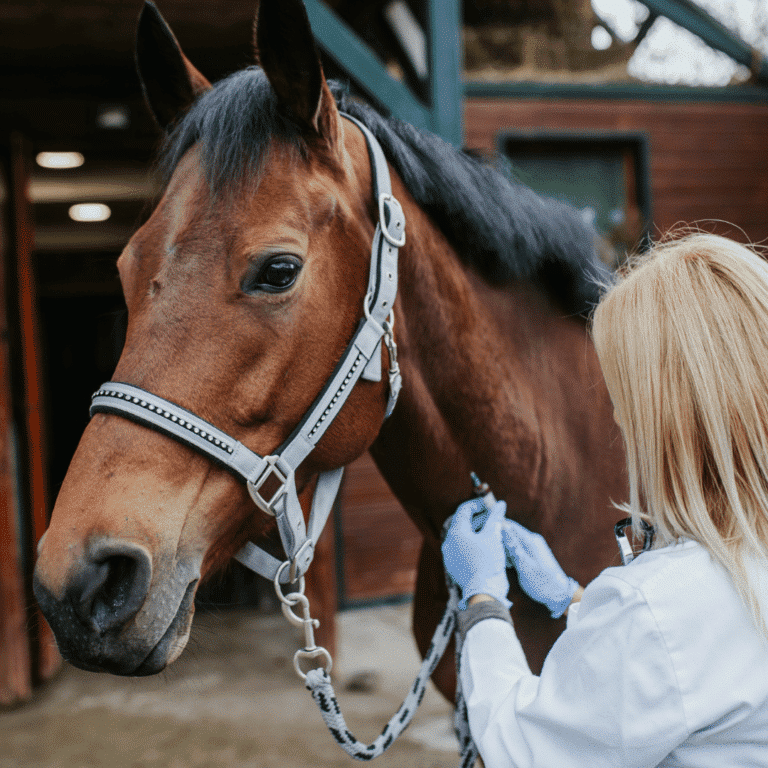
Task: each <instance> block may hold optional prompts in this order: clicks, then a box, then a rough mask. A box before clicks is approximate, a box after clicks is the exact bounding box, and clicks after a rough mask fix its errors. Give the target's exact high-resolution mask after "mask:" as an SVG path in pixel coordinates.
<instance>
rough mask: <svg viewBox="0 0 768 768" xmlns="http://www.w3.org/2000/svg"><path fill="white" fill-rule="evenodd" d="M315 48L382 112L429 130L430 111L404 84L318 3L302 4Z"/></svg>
mask: <svg viewBox="0 0 768 768" xmlns="http://www.w3.org/2000/svg"><path fill="white" fill-rule="evenodd" d="M304 5H305V6H306V9H307V15H308V16H309V23H310V24H311V25H312V33H313V34H314V36H315V40H316V41H317V43H318V45H319V46H320V47H321V48H322V49H323V51H325V53H326V54H328V56H330V57H331V58H332V59H333V60H334V61H335V62H336V63H337V64H338V65H339V66H340V67H341V68H342V69H343V70H344V71H345V72H347V73H348V74H349V76H350V77H351V78H352V79H353V80H355V81H356V82H357V84H358V85H359V86H360V87H361V88H362V89H363V90H364V91H365V92H366V93H367V94H368V95H369V96H371V97H372V98H373V99H375V100H376V101H377V102H378V103H379V104H380V105H381V106H382V107H384V109H386V110H388V111H389V112H391V113H392V114H393V115H395V116H396V117H399V118H400V119H401V120H405V121H406V122H409V123H412V124H413V125H416V126H418V127H419V128H431V127H432V119H431V115H430V111H429V110H428V109H427V108H426V107H425V106H424V105H423V104H422V103H421V102H420V101H419V100H418V99H417V98H416V97H415V96H414V95H413V94H412V93H411V91H410V89H409V88H408V86H407V85H405V83H401V82H400V81H399V80H395V78H393V77H392V75H390V74H389V72H387V70H386V67H385V66H384V65H383V64H382V62H381V60H380V59H379V58H378V56H376V54H375V53H374V52H373V51H372V50H371V48H370V47H369V46H368V45H366V44H365V43H364V42H363V41H362V40H361V39H360V38H359V37H358V36H357V35H356V34H355V32H354V31H353V30H352V29H350V28H349V27H348V26H347V24H345V22H344V21H343V20H342V19H340V18H339V17H338V16H337V15H336V14H335V13H334V12H333V11H332V10H331V9H330V8H329V7H328V6H327V5H326V4H325V3H323V2H322V0H304Z"/></svg>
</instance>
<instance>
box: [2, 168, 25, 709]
mask: <svg viewBox="0 0 768 768" xmlns="http://www.w3.org/2000/svg"><path fill="white" fill-rule="evenodd" d="M0 160H2V161H3V162H2V163H1V165H2V167H0V175H1V177H0V194H2V196H3V197H4V198H5V200H6V205H5V206H3V205H1V204H0V705H8V704H14V703H16V702H18V701H22V700H24V699H27V698H29V696H30V694H31V692H32V686H31V683H32V680H31V659H30V648H29V641H28V637H27V611H26V603H27V598H26V594H25V590H24V575H23V573H22V568H21V546H20V541H19V535H18V534H19V531H18V526H19V503H18V502H19V489H18V483H17V477H18V475H17V469H16V451H15V447H14V440H13V432H14V429H13V412H12V404H11V376H10V350H9V345H8V313H7V307H6V301H5V291H6V275H5V273H6V269H5V268H6V266H7V260H8V259H9V258H10V254H11V242H12V239H11V231H10V230H11V227H10V226H9V225H10V214H11V211H10V210H9V208H10V206H9V205H8V203H9V202H10V190H11V187H10V184H9V183H8V182H9V178H8V177H9V176H10V168H11V163H10V158H9V156H6V157H2V158H0Z"/></svg>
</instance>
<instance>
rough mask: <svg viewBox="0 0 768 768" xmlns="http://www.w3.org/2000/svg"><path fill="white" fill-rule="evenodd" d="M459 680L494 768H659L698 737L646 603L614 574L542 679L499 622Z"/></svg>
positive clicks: (594, 590) (471, 635) (470, 639)
mask: <svg viewBox="0 0 768 768" xmlns="http://www.w3.org/2000/svg"><path fill="white" fill-rule="evenodd" d="M460 674H461V683H462V688H463V691H464V696H465V699H466V702H467V707H468V711H469V725H470V731H471V733H472V736H473V738H474V740H475V743H476V744H477V746H478V749H479V751H480V754H481V756H482V758H483V760H484V762H485V766H486V768H502V766H504V768H510V766H515V768H552V767H553V766H557V768H585V766H589V767H590V768H601V767H603V766H604V767H605V768H640V767H641V766H648V767H649V768H652V767H654V766H657V765H658V764H659V763H660V762H661V760H662V759H663V758H664V757H665V756H666V755H668V754H669V753H670V752H671V751H672V750H673V749H674V748H675V747H676V746H677V745H678V744H680V743H681V742H682V741H684V740H685V739H686V738H687V737H688V735H689V733H690V731H689V729H688V727H687V725H686V722H685V715H684V712H683V707H682V701H681V697H680V693H679V689H678V686H677V682H676V678H675V671H674V669H673V667H672V663H671V661H670V658H669V654H668V652H667V648H666V645H665V642H664V638H663V637H662V635H661V633H660V632H659V629H658V627H657V624H656V621H655V619H654V617H653V615H652V613H651V611H650V609H649V608H648V605H647V604H646V603H645V600H644V599H643V597H642V594H641V593H640V592H639V591H638V590H637V589H635V588H634V587H633V586H631V585H629V584H627V583H625V582H624V581H622V580H621V579H619V578H616V577H613V576H609V575H606V574H602V575H601V576H600V577H598V579H596V580H595V581H594V582H593V583H592V584H591V585H590V587H589V588H588V589H587V591H586V592H585V594H584V598H583V599H582V603H581V605H580V606H579V609H578V616H575V617H573V619H572V620H571V621H569V625H568V628H567V629H566V630H565V632H564V633H563V634H562V635H561V636H560V637H559V638H558V640H557V642H556V643H555V645H554V646H553V647H552V649H551V651H550V652H549V654H548V655H547V658H546V660H545V662H544V666H543V668H542V671H541V675H540V676H536V675H533V674H532V673H531V671H530V669H529V668H528V665H527V663H526V660H525V655H524V653H523V649H522V647H521V646H520V643H519V641H518V639H517V637H516V635H515V633H514V629H513V627H512V626H511V625H510V624H508V623H506V622H503V621H500V620H498V619H488V620H486V621H481V622H479V623H478V624H476V625H475V626H473V627H472V628H471V629H470V630H469V631H468V632H467V636H466V638H465V642H464V646H463V648H462V652H461V667H460Z"/></svg>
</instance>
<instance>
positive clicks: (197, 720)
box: [0, 605, 458, 768]
mask: <svg viewBox="0 0 768 768" xmlns="http://www.w3.org/2000/svg"><path fill="white" fill-rule="evenodd" d="M410 610H411V608H410V605H401V606H389V607H379V608H368V609H362V610H355V611H347V612H344V613H341V614H339V616H338V620H337V624H338V640H339V650H338V654H337V658H336V659H335V660H334V664H335V666H334V671H335V675H334V677H335V682H334V686H335V688H336V692H337V694H338V696H339V700H340V703H341V707H342V711H343V712H344V716H345V718H346V720H347V724H348V726H349V728H350V730H351V731H352V733H354V734H355V736H357V738H358V739H360V740H361V741H365V742H366V743H369V742H371V741H373V739H375V738H376V736H378V735H379V733H380V731H381V729H382V728H383V726H384V724H385V722H386V721H387V720H388V719H389V717H390V716H391V715H392V714H393V713H394V712H395V710H396V709H397V707H399V705H400V703H401V701H402V699H403V698H404V696H405V695H406V693H407V691H408V688H409V686H410V684H411V683H412V681H413V678H414V676H415V673H416V670H417V669H418V665H419V658H418V656H417V653H416V650H415V644H414V642H413V639H412V637H411V634H410V629H409V626H410ZM301 640H302V636H301V634H300V631H299V630H297V629H295V628H294V627H292V626H290V625H289V624H288V623H287V622H286V621H285V619H284V618H283V616H282V614H280V613H260V612H256V611H254V610H226V611H223V612H210V613H207V614H205V615H199V614H198V615H197V616H196V618H195V625H194V627H193V632H192V637H191V638H190V643H189V646H188V647H187V649H186V650H185V651H184V653H183V654H182V656H181V658H180V659H179V660H178V661H176V663H175V664H173V665H172V666H171V667H170V668H169V669H168V670H167V671H165V672H164V673H162V674H161V675H158V676H154V677H149V678H120V677H113V676H111V675H100V674H94V673H89V672H83V671H81V670H78V669H75V668H73V667H70V666H68V665H67V666H65V669H64V670H63V671H62V672H61V674H60V675H58V676H57V677H56V679H54V680H53V681H52V682H51V683H49V684H48V685H47V686H45V687H44V688H43V689H41V690H40V691H38V692H37V693H36V695H35V697H34V699H33V701H31V702H30V703H28V704H26V705H24V706H23V707H21V708H18V709H15V710H12V711H7V712H2V713H0V768H224V767H225V766H226V768H288V767H290V768H305V767H308V766H313V767H314V768H323V767H324V766H328V768H331V767H334V768H336V767H339V768H341V767H342V766H346V767H347V768H348V767H349V766H352V765H359V763H358V762H357V761H355V760H352V758H350V757H348V756H347V754H346V753H345V752H343V751H342V750H341V749H340V748H339V747H338V746H337V745H336V743H335V742H334V740H333V739H332V737H331V736H330V734H329V733H328V731H327V730H326V728H325V725H324V723H323V721H322V719H321V717H320V714H319V712H318V710H317V708H316V706H315V703H314V701H313V700H312V698H311V696H310V694H309V692H308V691H307V690H306V689H305V688H304V686H303V684H302V682H301V681H300V680H299V678H298V677H296V675H295V673H294V671H293V664H292V656H293V652H294V650H295V649H296V648H298V647H299V645H301V644H302V642H301ZM361 679H362V680H363V681H364V682H365V683H367V685H366V686H363V687H366V688H367V689H368V690H366V691H365V692H353V691H350V690H346V688H347V685H348V684H349V683H350V681H353V680H361ZM451 718H452V714H451V707H450V706H449V704H448V703H447V702H446V701H445V700H444V699H443V698H442V697H441V696H440V694H438V693H437V691H436V690H435V689H434V688H433V687H432V686H431V684H430V688H429V689H428V691H427V694H426V696H425V697H424V702H423V704H422V706H421V708H420V710H419V712H418V713H417V715H416V718H415V719H414V721H413V722H412V723H411V726H410V728H409V729H408V730H407V731H406V732H405V733H404V734H403V736H402V737H401V738H400V740H399V741H397V742H396V743H395V744H394V746H392V747H391V748H390V749H389V751H388V752H386V753H385V754H384V755H383V756H382V757H380V758H378V759H377V760H376V761H375V763H374V765H375V766H376V768H394V766H398V767H399V766H411V767H412V768H443V766H446V767H450V768H453V766H457V765H458V754H457V751H456V749H457V748H456V740H455V738H454V736H453V731H452V727H451Z"/></svg>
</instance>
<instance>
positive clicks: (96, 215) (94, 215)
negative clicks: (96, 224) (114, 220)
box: [69, 203, 112, 221]
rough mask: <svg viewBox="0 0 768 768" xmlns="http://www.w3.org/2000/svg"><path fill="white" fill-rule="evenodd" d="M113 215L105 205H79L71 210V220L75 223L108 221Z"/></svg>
mask: <svg viewBox="0 0 768 768" xmlns="http://www.w3.org/2000/svg"><path fill="white" fill-rule="evenodd" d="M111 215H112V211H111V210H110V208H109V206H108V205H104V203H77V204H76V205H73V206H72V207H71V208H70V209H69V218H70V219H72V220H73V221H106V220H107V219H108V218H109V217H110V216H111Z"/></svg>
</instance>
